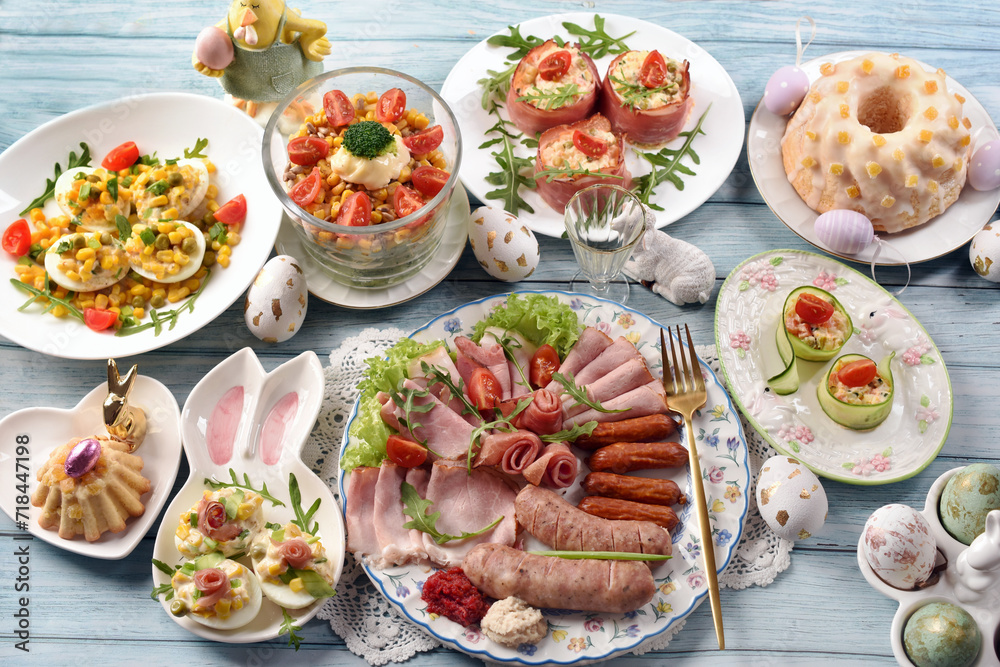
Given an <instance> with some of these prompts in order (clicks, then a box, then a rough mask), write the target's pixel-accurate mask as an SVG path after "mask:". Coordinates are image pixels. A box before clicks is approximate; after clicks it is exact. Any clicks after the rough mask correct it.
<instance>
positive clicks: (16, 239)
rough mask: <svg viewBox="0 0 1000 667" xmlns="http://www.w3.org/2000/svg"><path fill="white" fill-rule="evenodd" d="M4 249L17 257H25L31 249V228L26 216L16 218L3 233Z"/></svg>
mask: <svg viewBox="0 0 1000 667" xmlns="http://www.w3.org/2000/svg"><path fill="white" fill-rule="evenodd" d="M3 249H4V250H6V251H7V252H9V253H10V254H12V255H14V256H15V257H23V256H24V255H27V254H28V251H29V250H30V249H31V229H30V228H29V227H28V221H27V220H25V219H24V218H21V219H20V220H15V221H14V222H12V223H10V226H9V227H7V229H6V230H5V231H4V233H3Z"/></svg>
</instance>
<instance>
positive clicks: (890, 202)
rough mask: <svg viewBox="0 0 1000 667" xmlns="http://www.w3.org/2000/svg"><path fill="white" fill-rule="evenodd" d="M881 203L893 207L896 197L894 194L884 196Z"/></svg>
mask: <svg viewBox="0 0 1000 667" xmlns="http://www.w3.org/2000/svg"><path fill="white" fill-rule="evenodd" d="M879 203H881V204H882V208H891V207H892V205H893V204H895V203H896V198H895V197H893V196H892V195H886V196H884V197H882V201H881V202H879Z"/></svg>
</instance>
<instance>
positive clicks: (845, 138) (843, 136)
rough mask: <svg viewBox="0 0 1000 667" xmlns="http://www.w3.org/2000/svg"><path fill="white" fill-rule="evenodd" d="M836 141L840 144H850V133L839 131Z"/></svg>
mask: <svg viewBox="0 0 1000 667" xmlns="http://www.w3.org/2000/svg"><path fill="white" fill-rule="evenodd" d="M837 141H839V142H840V143H842V144H849V143H851V133H850V132H846V131H844V130H841V131H840V132H838V133H837Z"/></svg>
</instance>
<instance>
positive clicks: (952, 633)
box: [903, 602, 983, 667]
mask: <svg viewBox="0 0 1000 667" xmlns="http://www.w3.org/2000/svg"><path fill="white" fill-rule="evenodd" d="M982 643H983V636H982V633H981V632H980V630H979V626H978V625H977V624H976V619H974V618H972V615H971V614H969V612H967V611H965V610H964V609H962V608H961V607H959V606H957V605H954V604H951V603H950V602H931V603H930V604H925V605H924V606H923V607H920V608H919V609H917V610H916V611H915V612H913V614H912V615H911V616H910V618H908V619H907V621H906V626H905V627H904V628H903V649H904V650H905V651H906V656H907V657H908V658H909V659H910V660H912V661H913V664H914V665H916V666H917V667H968V666H969V665H971V664H972V663H973V662H975V660H976V656H978V655H979V649H980V648H981V646H982Z"/></svg>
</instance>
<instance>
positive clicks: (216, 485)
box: [205, 468, 285, 507]
mask: <svg viewBox="0 0 1000 667" xmlns="http://www.w3.org/2000/svg"><path fill="white" fill-rule="evenodd" d="M229 476H230V477H231V478H232V480H233V481H232V482H220V481H219V480H217V479H215V477H214V476H213V477H212V478H211V479H209V478H207V477H206V478H205V484H206V485H208V486H209V487H210V488H211V489H212V490H213V491H214V490H217V489H223V488H225V489H247V490H248V491H253V492H254V493H256V494H257V495H259V496H261V497H262V498H265V499H267V500H270V501H271V505H273V506H276V507H284V506H285V503H283V502H281V501H280V500H278V499H277V498H275V497H274V496H272V495H271V494H270V492H269V491H268V490H267V484H266V483H262V484H261V488H260V489H259V490H258V489H255V488H253V484H251V483H250V475H248V474H246V473H243V483H242V484H241V483H240V480H239V478H238V477H237V476H236V471H235V470H233V469H232V468H230V469H229Z"/></svg>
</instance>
